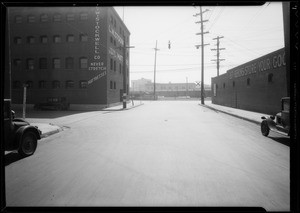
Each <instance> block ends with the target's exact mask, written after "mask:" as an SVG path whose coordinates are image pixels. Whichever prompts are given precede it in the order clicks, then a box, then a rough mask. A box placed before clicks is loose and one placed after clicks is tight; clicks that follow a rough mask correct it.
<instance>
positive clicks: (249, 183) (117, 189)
mask: <svg viewBox="0 0 300 213" xmlns="http://www.w3.org/2000/svg"><path fill="white" fill-rule="evenodd" d="M49 122H54V123H55V124H56V125H61V126H65V128H64V131H62V132H60V133H57V134H54V135H51V136H49V137H47V138H44V139H42V140H41V141H40V142H39V144H38V148H37V151H36V153H35V154H34V155H33V156H30V157H28V158H24V159H20V160H16V161H14V162H11V163H10V164H8V165H7V166H6V167H5V172H6V196H7V197H6V201H7V206H259V207H263V208H265V209H266V210H269V211H288V210H289V207H290V206H289V203H290V177H289V174H290V165H289V159H290V156H289V147H288V146H286V145H285V144H282V143H279V142H278V141H277V140H274V139H273V138H276V137H281V138H282V136H280V135H276V134H275V133H272V134H271V135H270V137H264V136H262V135H261V133H260V127H259V126H258V125H256V124H254V123H251V122H248V121H244V120H241V119H238V118H235V117H232V116H230V115H226V114H223V113H218V112H217V111H214V110H211V109H209V108H205V107H202V106H200V105H199V102H197V101H157V102H146V103H145V104H144V105H142V106H139V107H137V108H133V109H131V110H126V111H94V112H86V113H77V114H74V115H68V116H67V117H58V118H55V119H53V118H51V119H50V118H49ZM283 140H287V138H283ZM12 154H13V153H12Z"/></svg>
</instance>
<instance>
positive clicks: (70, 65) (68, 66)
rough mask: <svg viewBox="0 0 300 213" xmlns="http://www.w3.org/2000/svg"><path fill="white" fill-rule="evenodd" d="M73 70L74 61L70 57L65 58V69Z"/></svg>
mask: <svg viewBox="0 0 300 213" xmlns="http://www.w3.org/2000/svg"><path fill="white" fill-rule="evenodd" d="M73 68H74V59H73V58H72V57H68V58H66V69H73Z"/></svg>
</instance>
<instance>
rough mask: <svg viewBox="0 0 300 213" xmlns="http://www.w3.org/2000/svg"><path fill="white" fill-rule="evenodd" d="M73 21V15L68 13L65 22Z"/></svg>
mask: <svg viewBox="0 0 300 213" xmlns="http://www.w3.org/2000/svg"><path fill="white" fill-rule="evenodd" d="M74 20H75V14H73V13H69V14H67V21H74Z"/></svg>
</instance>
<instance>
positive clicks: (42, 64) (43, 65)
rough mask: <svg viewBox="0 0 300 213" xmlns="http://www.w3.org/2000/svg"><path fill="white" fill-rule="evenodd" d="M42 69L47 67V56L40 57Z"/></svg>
mask: <svg viewBox="0 0 300 213" xmlns="http://www.w3.org/2000/svg"><path fill="white" fill-rule="evenodd" d="M40 69H47V58H40Z"/></svg>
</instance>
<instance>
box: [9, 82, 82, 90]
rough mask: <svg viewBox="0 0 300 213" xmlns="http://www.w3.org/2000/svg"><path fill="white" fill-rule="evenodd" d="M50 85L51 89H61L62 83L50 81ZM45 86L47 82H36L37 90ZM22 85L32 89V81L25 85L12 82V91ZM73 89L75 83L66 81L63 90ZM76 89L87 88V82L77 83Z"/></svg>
mask: <svg viewBox="0 0 300 213" xmlns="http://www.w3.org/2000/svg"><path fill="white" fill-rule="evenodd" d="M50 83H51V88H52V89H59V88H61V87H62V82H60V81H57V80H55V81H52V82H50ZM47 84H48V82H46V81H39V82H38V88H39V89H46V88H47ZM24 85H26V87H27V88H29V89H30V88H33V81H26V82H25V83H23V84H22V82H21V81H14V82H13V85H12V86H13V89H21V88H22V87H23V86H24ZM74 87H75V82H74V81H71V80H68V81H66V82H65V88H67V89H71V88H74ZM78 87H79V88H80V89H84V88H86V87H87V81H85V80H82V81H79V84H78Z"/></svg>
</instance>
